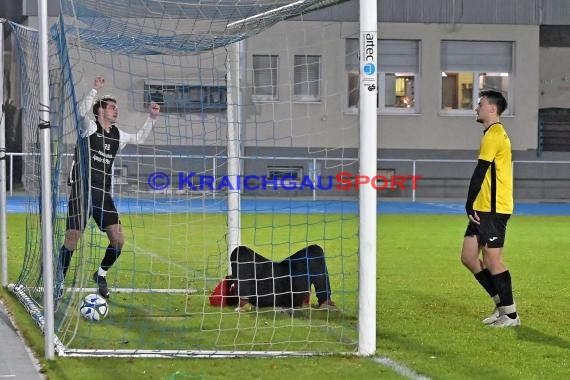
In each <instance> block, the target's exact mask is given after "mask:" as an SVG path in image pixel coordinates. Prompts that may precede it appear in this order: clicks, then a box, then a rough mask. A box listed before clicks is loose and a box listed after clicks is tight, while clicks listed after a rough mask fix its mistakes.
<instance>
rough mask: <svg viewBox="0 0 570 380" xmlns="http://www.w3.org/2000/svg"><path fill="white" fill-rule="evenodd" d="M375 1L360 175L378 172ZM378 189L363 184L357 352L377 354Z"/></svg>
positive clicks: (364, 19)
mask: <svg viewBox="0 0 570 380" xmlns="http://www.w3.org/2000/svg"><path fill="white" fill-rule="evenodd" d="M376 9H377V5H376V0H360V105H359V112H360V175H362V176H366V178H373V177H374V176H376V174H377V168H376V160H377V148H378V141H377V138H378V136H377V126H378V119H377V114H376V103H377V98H378V65H377V53H378V37H377V34H378V33H377V32H378V23H377V18H378V16H377V13H376ZM376 202H377V194H376V190H375V189H374V188H373V187H372V186H361V187H360V190H359V208H360V229H359V230H360V239H359V241H360V247H359V253H360V276H359V295H358V355H361V356H371V355H374V354H375V353H376Z"/></svg>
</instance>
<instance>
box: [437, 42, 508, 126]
mask: <svg viewBox="0 0 570 380" xmlns="http://www.w3.org/2000/svg"><path fill="white" fill-rule="evenodd" d="M449 42H451V43H454V42H457V43H461V42H464V43H465V44H466V45H467V44H470V43H471V44H473V43H481V44H482V45H485V44H487V45H488V44H497V45H500V44H501V43H503V44H504V43H509V44H510V56H509V55H503V56H500V55H496V56H497V57H499V58H500V57H505V58H506V57H508V59H510V67H509V70H508V71H505V70H504V67H503V70H500V69H498V66H500V65H501V64H497V61H495V62H494V63H492V64H495V68H492V67H489V68H488V69H483V68H481V69H480V70H473V69H471V68H465V69H461V68H459V69H458V68H457V66H462V65H461V64H460V65H457V63H455V66H456V67H454V69H446V68H444V67H443V66H444V61H443V60H444V55H443V51H442V52H441V53H440V71H441V75H440V86H439V97H440V99H439V114H440V115H444V116H445V115H450V116H470V117H472V116H473V113H474V110H475V108H476V107H477V102H478V98H479V93H480V92H481V91H482V90H486V89H491V88H486V87H484V88H482V87H481V85H480V81H481V76H482V75H487V74H489V73H493V74H499V75H502V74H505V73H506V74H507V75H508V79H509V80H508V85H507V88H506V91H507V96H506V100H507V105H508V106H507V108H506V109H505V111H504V112H503V114H502V116H514V115H515V112H514V82H515V81H514V77H515V62H516V61H515V58H516V53H515V51H516V42H515V41H497V40H489V41H481V40H449V39H442V40H440V49H443V46H444V44H445V43H449ZM472 48H477V45H476V44H475V45H472ZM456 51H457V50H456ZM451 57H453V55H450V56H446V58H451ZM480 57H481V55H480ZM482 57H485V56H482ZM499 62H500V60H499ZM467 64H468V63H467V62H465V63H464V64H463V65H467ZM492 64H491V65H492ZM445 73H453V74H459V73H471V75H472V76H473V89H472V96H471V108H470V109H466V108H461V109H444V108H443V78H444V77H445V75H444V74H445ZM495 90H499V89H496V88H495ZM501 90H502V89H501ZM499 91H500V90H499ZM458 99H459V98H457V100H458Z"/></svg>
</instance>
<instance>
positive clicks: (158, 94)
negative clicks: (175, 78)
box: [144, 83, 227, 114]
mask: <svg viewBox="0 0 570 380" xmlns="http://www.w3.org/2000/svg"><path fill="white" fill-rule="evenodd" d="M226 96H227V90H226V86H203V85H186V84H155V83H145V85H144V105H145V107H148V105H149V103H150V102H151V101H153V102H157V103H158V104H160V105H161V108H160V111H161V112H163V113H179V114H185V113H200V112H220V111H223V110H225V109H226V108H227V100H226Z"/></svg>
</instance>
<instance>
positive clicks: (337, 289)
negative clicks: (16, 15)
mask: <svg viewBox="0 0 570 380" xmlns="http://www.w3.org/2000/svg"><path fill="white" fill-rule="evenodd" d="M339 2H341V1H340V0H302V1H295V2H291V1H276V0H275V1H267V0H245V1H244V0H241V1H235V0H231V1H230V0H216V1H210V0H200V1H189V0H180V1H167V0H149V1H134V0H113V1H110V0H62V1H61V11H62V14H61V16H60V17H59V18H58V19H57V20H52V21H54V24H53V26H52V27H51V29H50V38H49V44H50V49H49V53H50V56H49V79H50V105H49V110H50V121H51V136H52V138H51V140H52V152H53V154H52V165H51V167H52V184H53V192H52V200H53V206H54V207H53V215H52V220H53V227H54V247H53V263H54V273H56V274H57V273H61V272H58V271H61V267H60V266H59V265H60V264H59V263H60V262H61V260H60V251H61V247H62V246H63V245H65V244H67V240H66V230H67V227H68V226H69V215H70V214H71V213H72V212H71V211H70V207H69V199H70V197H71V198H73V196H78V195H77V194H71V193H72V188H73V186H69V177H70V173H71V175H76V176H77V177H78V178H76V179H77V181H78V183H79V184H80V185H78V186H77V187H76V192H77V191H78V192H79V194H80V195H81V196H83V199H87V200H88V204H87V206H86V210H90V209H91V208H92V207H91V206H93V205H94V204H95V201H94V199H93V197H94V195H93V191H92V190H91V187H93V186H95V182H94V179H93V175H94V174H93V170H94V169H95V167H96V165H95V164H94V163H93V159H94V158H93V157H95V156H96V154H93V147H91V150H90V148H89V144H88V142H87V141H88V140H86V139H85V138H83V137H82V136H84V135H82V128H83V127H84V126H85V125H88V122H89V120H90V121H91V123H92V125H94V121H95V118H94V114H93V110H92V105H93V103H92V102H91V103H90V104H87V105H88V107H86V108H85V107H83V104H84V103H83V102H84V100H85V99H86V97H89V96H91V97H92V98H94V99H97V98H100V97H101V96H104V95H110V96H112V97H113V98H114V99H115V100H116V104H117V107H118V118H117V122H116V125H117V126H118V127H119V128H120V129H121V131H122V132H125V133H129V134H131V135H135V134H137V132H139V131H141V130H142V128H143V125H145V123H147V122H148V119H147V117H148V115H149V106H150V105H151V103H152V102H155V103H157V104H159V105H160V107H161V110H160V115H159V116H158V117H157V118H156V121H154V122H153V126H152V130H151V131H150V133H149V134H148V136H146V138H145V139H143V138H141V136H140V135H139V136H138V138H136V139H135V140H129V144H127V145H126V146H125V148H124V149H122V150H120V151H119V153H118V154H117V156H116V158H115V160H114V163H113V170H112V173H111V174H112V182H111V186H110V188H109V190H108V193H109V195H110V196H111V198H112V199H113V201H114V204H115V206H116V209H117V210H118V215H119V218H120V224H121V228H122V233H123V237H124V245H123V246H122V250H121V252H120V257H118V259H117V260H116V262H115V263H114V264H113V265H112V267H111V268H110V269H109V270H108V273H107V276H106V279H107V282H108V285H109V290H110V298H109V299H108V305H109V314H108V316H107V318H106V319H104V320H102V321H99V322H88V321H87V320H85V319H83V318H82V317H81V315H80V313H79V305H80V303H81V300H82V299H83V298H84V297H85V296H86V295H87V294H90V293H95V292H97V284H96V283H95V282H94V281H93V275H94V273H95V272H97V271H98V268H100V266H101V261H102V259H103V257H104V256H105V255H106V251H108V250H109V247H110V243H109V237H108V234H107V233H106V232H107V231H105V232H103V231H102V230H101V229H100V228H99V226H98V224H97V223H96V222H97V220H95V218H96V217H97V215H99V214H97V213H96V211H95V209H93V213H92V215H91V216H92V217H90V218H88V216H89V213H86V212H79V213H77V214H75V215H73V217H74V218H76V219H77V220H80V222H81V223H83V222H85V223H86V227H85V230H84V231H83V233H82V234H81V238H80V239H79V241H78V244H77V246H76V247H75V249H74V251H73V256H72V257H71V261H70V263H69V268H68V269H67V276H66V277H65V281H64V283H63V288H62V289H63V291H62V293H61V294H60V293H58V288H56V289H55V291H54V292H55V293H56V296H58V295H61V297H59V296H58V299H57V300H56V301H57V302H56V309H55V328H56V335H57V344H58V352H59V353H60V354H62V355H68V356H74V355H75V356H77V355H146V356H152V355H158V356H163V355H173V356H174V355H187V356H201V355H204V356H212V355H286V354H292V355H293V354H294V355H299V354H303V353H331V352H332V353H335V352H336V353H346V352H354V351H355V350H356V348H357V335H358V334H357V310H358V307H357V298H358V256H357V252H358V223H359V222H358V203H357V198H356V197H357V191H355V189H354V188H352V187H351V188H350V189H347V187H348V186H347V183H348V184H350V182H349V179H351V178H350V177H351V176H354V175H356V173H357V172H358V115H357V113H356V112H355V111H354V108H353V107H351V106H354V104H355V99H358V94H357V93H354V92H351V91H350V89H352V88H354V86H352V84H353V82H354V80H355V78H354V76H353V75H350V74H349V73H348V71H350V70H348V69H351V68H352V66H351V65H353V64H354V62H355V60H356V62H358V57H357V54H356V52H355V51H354V50H355V49H357V48H358V47H357V46H354V44H352V43H348V42H347V41H349V40H350V41H354V39H355V38H358V24H357V23H353V24H350V23H340V22H329V21H307V20H304V15H306V14H308V13H310V12H313V11H318V10H320V9H322V8H326V7H330V6H334V5H335V4H336V3H339ZM11 27H12V29H13V31H14V33H13V35H14V38H15V40H16V42H17V43H16V44H15V46H16V47H17V57H18V58H17V59H18V64H19V65H18V67H19V74H18V75H19V77H20V83H21V89H20V92H21V100H20V101H21V102H22V105H23V107H24V109H25V110H26V111H25V112H24V123H23V125H24V129H23V132H22V133H23V141H24V142H25V143H24V151H25V152H24V153H26V155H25V157H24V163H25V165H24V166H25V173H24V185H25V188H26V191H27V193H28V195H29V202H28V208H27V225H26V235H27V242H26V249H25V257H24V260H23V266H22V270H21V273H20V275H19V278H18V281H17V282H16V284H14V285H13V286H12V287H11V288H12V290H13V291H14V292H15V293H16V294H17V295H18V297H19V298H20V299H21V300H22V301H23V302H24V304H25V305H26V307H27V308H28V309H29V310H30V312H31V314H32V315H33V316H34V318H35V319H36V320H37V322H38V324H40V326H41V325H42V323H43V313H44V310H43V280H42V271H41V265H42V259H41V257H42V256H41V249H40V246H41V244H40V241H41V228H40V225H39V214H40V213H41V210H40V207H39V203H40V202H39V195H40V194H39V190H40V184H39V178H40V176H39V154H38V152H39V146H38V130H37V120H38V112H39V107H40V104H39V100H38V99H39V95H38V94H39V80H38V74H37V73H38V71H39V70H38V52H37V50H38V46H37V45H38V35H37V32H36V31H35V30H33V29H30V28H26V27H22V26H20V25H16V24H11ZM351 47H353V48H355V49H352V48H351ZM339 74H342V75H343V76H342V77H339ZM97 77H102V78H104V80H105V82H104V85H103V87H102V88H100V89H97V92H96V93H95V92H94V91H93V88H94V87H98V86H100V84H101V83H100V82H98V83H96V82H95V78H97ZM356 88H358V86H356ZM98 132H99V131H97V132H96V133H98ZM103 133H106V132H103ZM143 140H144V141H143ZM121 141H122V140H121ZM101 156H102V159H103V160H104V159H105V158H106V156H105V154H103V153H102V154H101ZM107 158H108V157H107ZM74 163H80V164H81V165H79V166H78V167H79V169H78V170H73V167H74ZM90 165H91V169H86V168H89V167H90ZM339 173H342V174H339ZM339 181H341V182H340V183H342V184H343V187H342V188H341V187H339V186H338V184H339ZM80 208H81V207H80ZM238 245H243V246H247V247H250V248H251V249H253V250H254V251H256V252H258V253H259V254H261V255H263V256H264V257H265V258H267V259H269V260H272V261H274V262H282V261H283V260H285V259H286V258H287V257H289V256H290V255H291V254H293V253H295V252H297V251H299V250H303V249H304V248H305V247H307V246H311V245H318V246H319V247H321V248H322V249H323V251H324V257H325V260H326V269H327V271H326V272H328V277H329V281H330V285H327V286H326V287H327V290H330V291H331V293H332V296H331V297H332V300H333V301H334V302H335V303H336V306H337V308H330V307H329V308H327V307H323V306H322V305H319V301H322V300H319V298H320V297H319V298H318V297H317V295H318V294H317V292H316V290H315V288H311V293H310V298H308V299H304V301H308V302H305V303H304V305H301V306H299V305H294V306H295V307H293V308H291V307H287V306H283V305H273V306H272V305H269V306H267V305H264V306H263V307H261V306H260V307H255V305H254V307H253V308H252V309H251V310H250V311H241V312H240V311H236V310H234V309H235V307H236V306H220V305H212V304H211V302H210V295H211V294H212V292H213V291H214V288H215V287H216V285H217V284H218V283H219V281H220V280H221V279H222V278H224V277H225V276H226V275H229V274H230V273H231V263H230V253H231V252H232V250H233V249H234V248H236V247H237V246H238ZM281 267H283V266H281ZM231 274H232V275H234V276H236V275H237V274H236V273H231ZM261 275H262V274H261V273H258V274H253V275H252V276H254V277H255V276H257V277H256V278H259V276H261ZM312 275H315V273H312ZM316 275H317V276H324V275H325V271H324V270H322V269H321V273H316ZM273 276H278V274H277V273H273ZM55 277H56V280H58V279H60V278H61V277H58V276H57V275H56V276H55ZM250 279H251V278H250ZM240 280H242V278H240ZM308 280H309V279H308V278H305V279H304V281H305V282H306V281H308ZM276 281H277V280H276ZM56 282H57V281H56ZM294 282H295V281H290V282H289V284H290V287H291V289H290V291H289V293H291V294H293V298H295V297H297V296H298V293H299V291H298V289H297V288H295V285H291V284H292V283H294ZM56 286H57V284H54V287H56ZM280 291H281V290H280ZM276 292H278V291H277V290H276ZM285 293H287V292H285ZM289 293H287V294H289ZM319 294H320V293H319ZM282 295H283V294H277V295H275V296H274V299H275V300H277V299H278V298H279V296H282ZM238 306H239V305H238ZM337 309H340V310H337Z"/></svg>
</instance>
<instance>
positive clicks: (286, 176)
mask: <svg viewBox="0 0 570 380" xmlns="http://www.w3.org/2000/svg"><path fill="white" fill-rule="evenodd" d="M266 176H267V179H268V180H270V181H283V183H289V182H291V181H300V180H302V179H303V167H302V166H267V174H266Z"/></svg>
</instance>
